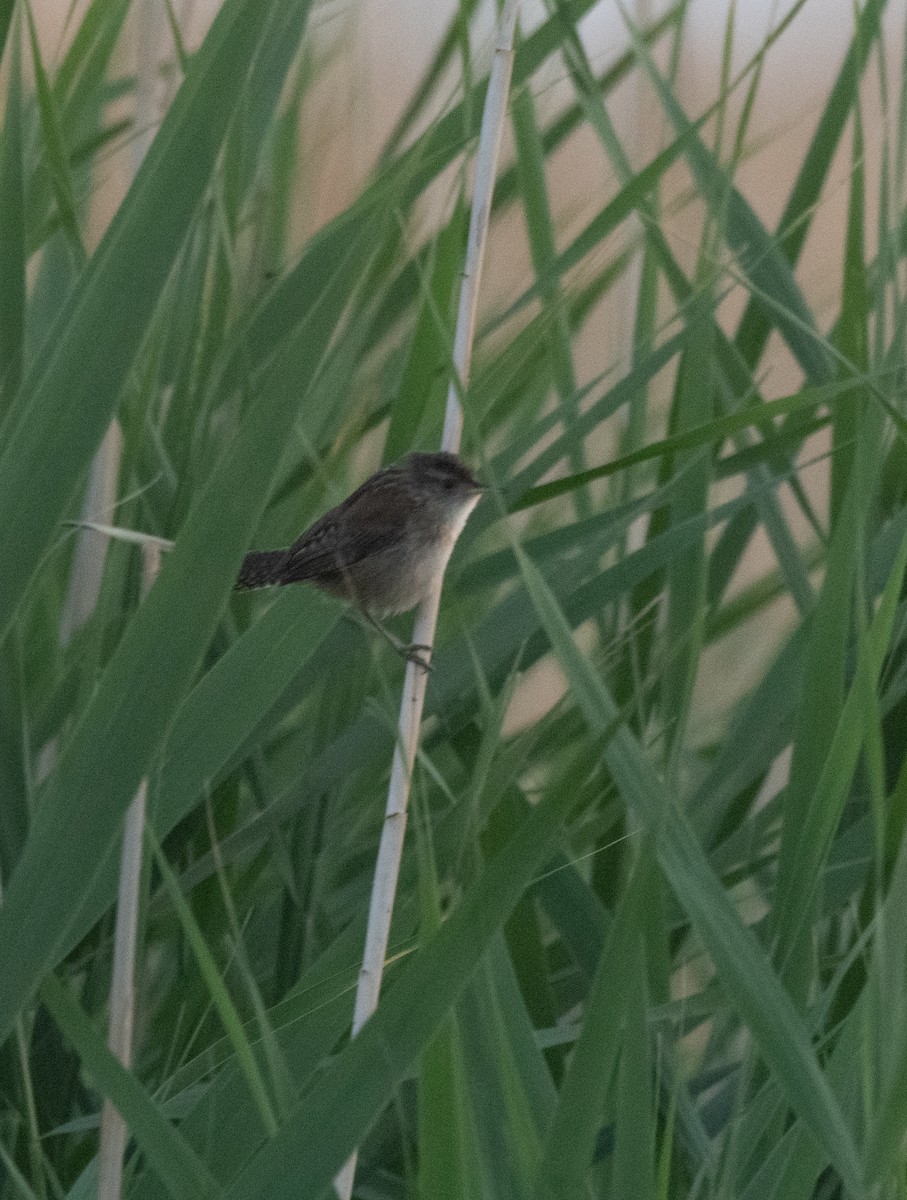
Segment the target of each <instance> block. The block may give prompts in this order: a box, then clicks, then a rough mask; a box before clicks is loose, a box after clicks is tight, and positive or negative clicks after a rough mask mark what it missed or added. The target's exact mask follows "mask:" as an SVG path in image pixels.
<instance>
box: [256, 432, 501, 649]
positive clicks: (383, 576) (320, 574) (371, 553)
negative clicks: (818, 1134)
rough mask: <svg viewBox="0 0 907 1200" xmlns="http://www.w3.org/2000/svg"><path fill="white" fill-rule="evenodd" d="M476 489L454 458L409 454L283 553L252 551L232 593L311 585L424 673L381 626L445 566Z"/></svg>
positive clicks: (413, 602)
mask: <svg viewBox="0 0 907 1200" xmlns="http://www.w3.org/2000/svg"><path fill="white" fill-rule="evenodd" d="M482 491H483V488H482V485H481V484H480V483H478V482H477V480H476V479H475V478H474V476H473V475H472V473H471V472H470V471H469V469H468V467H466V466H465V465H464V464H463V463H462V462H461V461H460V460H459V459H458V458H457V457H456V456H455V455H453V454H445V453H439V454H417V453H413V454H409V455H407V457H406V458H404V459H403V460H402V461H401V462H399V463H396V464H394V465H393V466H391V467H386V468H385V469H384V470H383V471H378V472H376V474H374V475H372V477H371V478H370V479H367V480H366V481H365V483H363V484H362V486H361V487H359V488H357V489H356V491H355V492H353V494H352V495H351V496H349V497H348V498H347V499H346V500H344V501H343V502H342V503H341V504H338V505H337V507H336V508H332V509H331V510H330V511H329V512H326V513H325V514H324V516H323V517H319V519H318V520H317V521H316V522H315V523H314V524H313V525H311V526H310V527H309V528H308V529H307V530H306V531H305V533H303V534H301V535H300V537H298V538H297V539H296V541H295V542H294V543H293V545H292V546H290V547H289V549H287V550H253V551H252V552H251V553H250V554H247V555H246V557H245V559H244V560H243V564H242V568H241V570H240V572H239V578H238V579H237V581H236V587H237V588H238V589H243V590H244V589H248V588H259V587H269V586H273V585H280V584H286V583H302V582H305V583H312V584H314V585H315V587H318V588H321V590H322V591H325V592H329V593H330V594H331V595H333V596H341V597H343V598H344V599H346V600H350V601H352V602H353V603H354V604H355V605H356V606H357V607H358V608H359V609H360V610H361V612H362V613H363V614H364V616H365V617H366V618H367V620H368V621H369V622H370V623H371V624H372V625H374V626H375V627H376V628H377V629H379V630H380V632H381V633H382V634H383V635H384V636H385V637H386V638H388V640H389V641H390V642H391V643H392V644H393V645H394V647H395V649H397V650H398V651H399V652H400V653H402V654H403V655H404V656H405V657H407V658H410V659H412V660H413V661H415V662H418V663H419V665H421V666H423V667H426V668H427V665H428V664H427V663H426V662H425V660H424V659H422V658H421V657H420V656H419V654H418V651H420V650H424V649H426V647H423V646H404V645H402V644H401V643H400V642H399V640H398V639H397V638H395V637H394V636H393V635H392V634H391V633H389V631H388V630H386V629H385V628H384V626H383V625H382V624H381V623H380V619H381V618H382V617H389V616H395V615H396V614H397V613H402V612H406V611H407V610H408V609H411V608H415V606H416V605H417V604H419V603H420V602H421V601H422V600H423V599H424V598H425V596H426V595H427V594H428V591H429V588H430V587H431V583H432V580H434V579H435V577H436V576H437V575H438V574H439V573H440V572H441V570H443V568H444V567H445V566H446V565H447V560H448V559H449V558H450V555H451V551H452V550H453V548H454V543H455V542H456V540H457V538H458V537H459V536H460V533H461V532H462V530H463V526H464V525H465V524H466V520H467V518H468V517H469V514H470V513H471V512H472V510H473V509H474V508H475V506H476V504H477V503H478V501H479V497H480V495H481V493H482Z"/></svg>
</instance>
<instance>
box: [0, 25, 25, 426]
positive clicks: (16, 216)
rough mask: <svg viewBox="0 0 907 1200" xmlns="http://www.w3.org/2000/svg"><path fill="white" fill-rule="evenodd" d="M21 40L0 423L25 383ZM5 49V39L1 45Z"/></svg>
mask: <svg viewBox="0 0 907 1200" xmlns="http://www.w3.org/2000/svg"><path fill="white" fill-rule="evenodd" d="M21 43H22V39H21V35H20V30H19V28H18V22H17V23H16V28H15V29H14V31H13V44H12V50H11V53H10V67H9V85H8V87H7V92H6V106H5V110H4V121H3V141H2V143H0V417H2V414H3V413H4V412H5V410H6V408H7V406H8V404H9V401H10V398H11V397H12V396H13V395H15V393H16V391H17V390H18V387H19V383H20V380H21V378H22V351H23V340H24V336H25V179H24V173H23V161H22V45H21ZM0 44H2V39H0Z"/></svg>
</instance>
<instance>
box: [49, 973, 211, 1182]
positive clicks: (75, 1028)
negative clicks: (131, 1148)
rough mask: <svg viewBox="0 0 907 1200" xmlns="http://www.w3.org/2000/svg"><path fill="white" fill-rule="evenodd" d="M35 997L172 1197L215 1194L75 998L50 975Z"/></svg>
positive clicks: (204, 1170)
mask: <svg viewBox="0 0 907 1200" xmlns="http://www.w3.org/2000/svg"><path fill="white" fill-rule="evenodd" d="M41 998H42V1000H43V1002H44V1004H45V1005H46V1006H47V1008H48V1011H49V1012H50V1014H51V1015H52V1017H53V1018H54V1020H55V1021H56V1022H57V1024H58V1025H59V1026H60V1029H61V1031H62V1032H63V1033H64V1034H65V1035H66V1037H67V1038H68V1039H69V1040H70V1041H71V1042H72V1044H73V1046H74V1047H75V1048H76V1051H77V1052H78V1055H79V1057H80V1059H81V1060H82V1062H83V1064H84V1066H85V1069H86V1070H87V1071H88V1073H89V1074H90V1075H91V1076H92V1078H93V1079H94V1081H95V1083H96V1084H97V1085H98V1086H99V1087H100V1088H101V1090H102V1091H103V1092H104V1094H105V1095H106V1096H108V1097H109V1098H110V1099H111V1100H112V1101H113V1103H114V1104H115V1105H116V1106H117V1108H118V1109H119V1110H120V1112H121V1113H122V1115H123V1118H124V1119H125V1121H126V1123H127V1125H128V1126H129V1128H130V1130H131V1132H132V1134H133V1136H134V1137H135V1138H136V1140H137V1142H138V1143H139V1145H140V1146H141V1148H142V1150H143V1152H144V1153H145V1154H146V1155H147V1156H148V1160H149V1162H150V1163H151V1164H152V1165H153V1168H154V1171H155V1172H156V1174H158V1176H159V1177H160V1179H161V1180H162V1181H163V1182H164V1184H165V1186H166V1188H167V1191H168V1194H169V1195H170V1196H172V1197H173V1200H199V1198H205V1197H211V1198H213V1197H215V1196H217V1195H218V1189H217V1184H216V1181H215V1180H214V1178H213V1177H212V1176H211V1175H210V1173H209V1172H208V1170H207V1168H206V1167H205V1165H204V1164H203V1163H202V1162H201V1161H200V1160H199V1159H198V1158H197V1157H196V1155H195V1153H194V1152H193V1151H192V1150H191V1149H190V1147H189V1146H188V1145H187V1144H186V1142H185V1141H184V1140H183V1138H182V1137H181V1136H180V1134H179V1132H178V1131H177V1130H176V1129H174V1127H173V1126H172V1125H171V1124H170V1122H169V1121H168V1120H166V1118H165V1117H164V1116H163V1115H162V1113H161V1111H160V1109H159V1108H158V1106H157V1105H156V1104H155V1102H154V1101H153V1100H152V1099H151V1097H150V1096H149V1095H148V1093H147V1092H146V1091H145V1089H144V1088H143V1087H142V1085H141V1084H140V1083H139V1082H138V1080H137V1079H135V1077H134V1076H133V1075H132V1074H131V1072H129V1071H127V1070H126V1069H125V1067H123V1066H121V1065H120V1063H119V1062H117V1060H116V1059H115V1058H114V1056H113V1055H112V1054H111V1053H110V1051H109V1050H108V1049H107V1047H106V1046H105V1045H104V1041H103V1039H102V1038H101V1036H100V1035H99V1034H98V1033H97V1032H96V1031H95V1030H94V1028H93V1027H92V1025H91V1022H90V1021H89V1020H88V1018H87V1017H86V1016H85V1014H84V1012H83V1011H82V1009H81V1008H80V1007H79V1004H78V1003H77V1001H76V1000H75V999H74V998H73V997H72V996H71V995H70V994H69V992H68V991H67V989H66V987H65V986H64V985H63V984H62V983H60V982H59V980H57V979H56V977H55V976H53V975H48V976H47V978H46V979H45V980H44V983H43V985H42V988H41Z"/></svg>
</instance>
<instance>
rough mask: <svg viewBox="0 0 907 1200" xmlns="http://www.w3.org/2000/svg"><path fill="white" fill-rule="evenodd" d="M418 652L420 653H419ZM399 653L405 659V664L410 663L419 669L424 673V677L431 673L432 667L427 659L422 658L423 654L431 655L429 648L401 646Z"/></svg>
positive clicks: (414, 645) (416, 645) (415, 645)
mask: <svg viewBox="0 0 907 1200" xmlns="http://www.w3.org/2000/svg"><path fill="white" fill-rule="evenodd" d="M420 651H421V653H420ZM400 653H401V654H402V655H403V657H404V658H405V659H406V661H407V662H411V663H413V664H414V665H415V666H417V667H421V668H422V670H423V671H424V672H425V673H426V675H428V674H430V673H431V670H432V665H431V663H430V662H429V661H428V659H427V658H425V657H423V655H424V654H431V646H421V645H418V644H413V645H411V646H401V647H400Z"/></svg>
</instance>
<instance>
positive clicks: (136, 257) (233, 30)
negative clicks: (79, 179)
mask: <svg viewBox="0 0 907 1200" xmlns="http://www.w3.org/2000/svg"><path fill="white" fill-rule="evenodd" d="M272 7H273V4H272V3H271V2H270V0H264V2H261V3H250V2H249V0H228V2H227V3H226V4H224V6H223V8H222V9H221V11H220V12H219V13H218V15H217V18H216V19H215V21H214V24H213V25H212V27H211V29H210V31H209V33H208V36H207V37H206V39H205V42H204V45H203V47H202V49H201V50H200V51H199V52H198V54H197V55H196V57H195V58H194V60H193V68H194V69H193V71H192V73H191V75H190V77H189V78H187V80H186V82H185V83H184V84H183V86H182V88H181V89H180V92H179V94H178V96H177V97H176V99H175V100H174V103H173V105H172V107H171V108H170V111H169V112H168V114H167V117H166V118H165V121H164V124H163V126H162V127H161V131H160V133H159V134H158V137H157V138H156V139H155V142H154V144H153V146H152V148H151V151H150V152H149V154H148V156H147V157H146V159H145V162H144V163H143V165H142V168H141V170H140V171H139V173H138V175H137V176H136V179H135V182H134V183H133V186H132V188H131V189H130V193H129V196H128V197H127V199H126V200H125V201H124V203H123V204H122V205H121V207H120V209H119V210H118V212H117V215H116V217H115V218H114V220H113V222H112V223H111V225H110V228H109V229H108V231H107V233H106V234H105V236H104V239H103V241H102V242H101V245H100V246H99V247H98V249H97V251H96V252H95V254H94V256H93V257H92V260H91V262H90V264H89V265H88V267H87V269H86V270H85V272H84V273H83V275H82V276H81V277H80V282H79V285H78V290H77V292H76V294H75V295H74V296H72V297H71V298H70V302H69V304H68V305H67V307H66V310H65V311H64V312H63V313H62V314H61V316H60V319H59V322H58V324H57V326H56V330H55V334H54V336H53V341H52V348H51V351H50V353H49V354H48V356H47V359H46V360H45V361H43V362H41V363H40V364H38V365H37V366H36V367H35V368H34V369H33V371H32V372H31V374H30V375H29V377H28V378H27V379H26V380H25V382H24V383H23V386H22V389H21V390H20V393H19V396H18V397H17V399H16V401H15V402H14V405H13V408H12V409H11V410H10V413H9V416H8V418H7V420H6V422H5V424H4V427H3V446H4V449H3V453H2V455H0V509H2V510H3V512H4V513H5V514H6V522H8V524H7V523H6V522H4V528H6V529H8V531H9V532H10V534H11V535H12V531H13V530H15V531H16V534H15V545H14V546H13V545H10V546H8V547H6V548H5V549H3V548H2V534H0V632H2V633H4V634H5V633H6V632H7V631H8V628H9V623H10V621H11V619H12V617H13V614H14V612H15V610H16V608H17V606H18V604H19V602H20V601H21V599H22V596H23V594H24V592H25V589H26V587H27V586H28V584H29V582H30V580H31V579H32V577H33V576H34V574H35V571H36V570H37V567H38V565H39V563H40V561H41V557H42V556H43V554H44V553H45V551H46V548H47V545H48V543H49V542H50V541H51V539H52V537H53V534H54V529H55V526H56V523H57V522H58V521H59V519H60V517H61V516H62V515H63V511H64V509H65V506H66V504H67V502H68V500H69V497H70V495H71V493H72V491H73V489H74V487H75V484H76V482H77V481H78V479H79V477H80V476H81V475H82V473H83V471H84V470H85V468H86V467H87V466H88V463H89V461H90V459H91V456H92V454H93V453H94V451H95V449H96V448H97V445H98V443H99V442H100V440H101V437H102V435H103V433H104V430H105V429H106V427H107V425H108V423H109V420H110V416H111V414H112V412H113V407H114V405H115V403H116V400H117V398H118V396H119V394H120V391H121V389H122V387H123V384H124V382H125V379H126V375H127V372H128V371H129V369H130V367H131V365H132V362H133V360H134V358H135V355H136V352H137V350H138V347H139V344H140V343H141V340H142V338H143V336H144V334H145V332H146V329H147V327H148V323H149V321H150V319H151V316H152V313H153V311H154V307H155V304H156V303H157V300H158V297H159V295H160V292H161V289H162V287H163V285H164V282H165V281H166V279H167V276H168V274H169V272H170V269H171V268H172V266H173V263H174V261H175V259H176V256H177V254H178V252H179V249H180V247H181V246H182V244H183V241H184V239H185V235H186V230H187V227H188V224H189V222H190V220H191V217H192V214H193V212H194V211H195V208H196V205H197V204H198V201H199V199H200V197H201V195H202V193H203V191H204V189H205V187H206V186H207V185H208V182H209V179H210V175H211V171H212V169H213V167H214V163H215V161H216V158H217V154H218V152H219V150H220V145H221V141H222V139H223V136H224V133H225V131H226V129H227V126H228V124H229V121H230V119H231V117H232V115H233V108H234V101H233V97H234V96H235V95H236V91H237V89H236V82H237V80H238V79H241V78H243V76H244V74H245V73H246V72H248V70H249V68H250V62H251V63H254V60H255V50H256V48H257V45H258V40H259V39H260V37H261V36H262V34H263V32H264V29H265V28H266V27H267V19H268V16H269V14H270V11H271V8H272ZM177 180H178V184H177V182H176V181H177ZM136 279H141V281H142V286H141V287H135V286H134V282H135V280H136ZM112 312H116V314H117V320H116V321H112V320H111V319H110V315H111V313H112Z"/></svg>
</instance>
